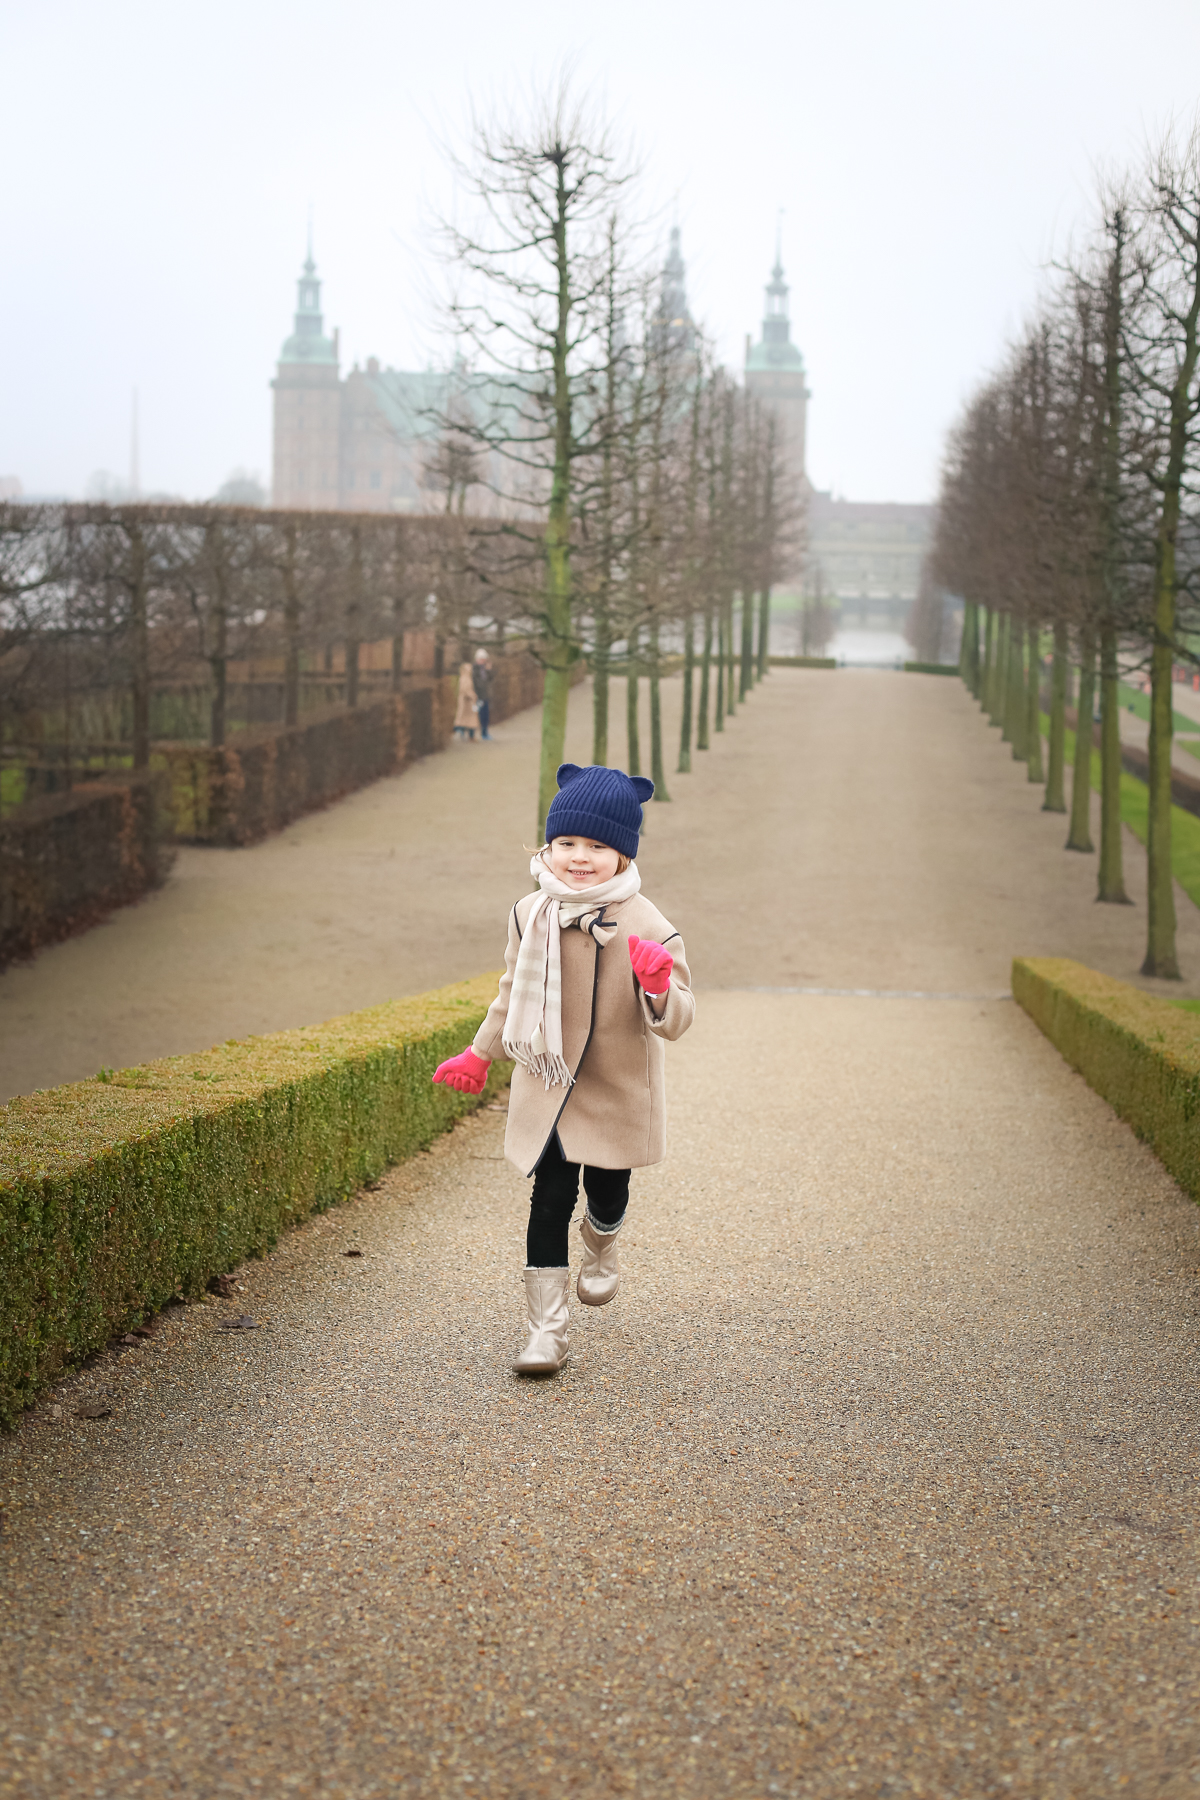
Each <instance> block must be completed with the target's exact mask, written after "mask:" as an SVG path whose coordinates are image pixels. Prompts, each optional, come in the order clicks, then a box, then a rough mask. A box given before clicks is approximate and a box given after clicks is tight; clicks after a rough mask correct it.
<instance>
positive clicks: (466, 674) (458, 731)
mask: <svg viewBox="0 0 1200 1800" xmlns="http://www.w3.org/2000/svg"><path fill="white" fill-rule="evenodd" d="M478 723H479V703H478V701H477V700H476V698H475V678H474V676H473V674H472V673H471V665H470V663H469V662H465V663H459V665H458V706H457V708H456V709H455V713H454V735H455V737H460V738H461V737H469V738H470V740H471V742H472V743H474V742H475V727H476V725H477V724H478Z"/></svg>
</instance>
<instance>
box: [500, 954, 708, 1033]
mask: <svg viewBox="0 0 1200 1800" xmlns="http://www.w3.org/2000/svg"><path fill="white" fill-rule="evenodd" d="M663 948H664V949H665V950H669V951H670V952H671V955H672V957H673V958H674V961H675V966H674V968H673V969H672V970H671V985H670V987H669V988H668V989H667V1004H666V1006H665V1007H664V1008H663V1015H662V1017H661V1019H660V1018H659V1016H658V1014H657V1013H656V1012H655V1010H654V1008H653V1006H652V1005H651V1003H650V998H649V996H648V995H647V994H644V993H643V992H642V990H641V989H640V988H639V989H638V998H639V1000H640V1001H641V1003H642V1012H643V1014H644V1015H645V1020H646V1023H647V1025H648V1026H649V1027H650V1029H651V1031H652V1032H653V1033H654V1035H655V1037H660V1038H666V1039H667V1041H668V1042H669V1043H674V1042H675V1039H676V1038H681V1037H682V1036H683V1034H684V1032H685V1031H686V1030H687V1028H688V1026H689V1025H690V1024H691V1022H692V1020H693V1019H694V1018H695V1016H696V996H695V995H694V994H693V993H692V977H691V974H690V972H689V970H688V966H687V957H686V956H685V955H684V950H683V939H682V938H681V937H680V936H679V935H678V933H676V934H675V936H674V937H671V938H668V939H667V941H666V943H665V944H664V945H663ZM489 1016H490V1015H489Z"/></svg>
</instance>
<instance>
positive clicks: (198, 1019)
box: [0, 669, 1200, 1098]
mask: <svg viewBox="0 0 1200 1800" xmlns="http://www.w3.org/2000/svg"><path fill="white" fill-rule="evenodd" d="M680 691H681V683H680V681H679V680H674V681H669V682H667V683H666V684H665V688H664V692H665V711H666V731H667V739H668V744H669V745H672V746H674V745H676V744H677V741H678V737H677V734H678V717H679V703H680ZM590 705H591V696H590V691H589V690H588V689H587V688H585V687H581V688H577V689H576V690H575V691H574V693H573V695H572V700H571V712H570V727H569V732H568V740H567V756H568V758H569V759H570V760H574V761H578V762H586V761H588V760H589V758H590V752H591V726H590ZM645 710H646V708H645V702H644V699H643V724H642V744H643V767H646V766H647V765H648V760H649V751H648V742H649V731H648V725H647V722H646V720H645V716H644V715H645ZM612 714H613V724H614V734H613V742H612V748H611V750H610V760H611V761H614V762H618V763H621V764H623V763H624V760H625V741H624V692H623V689H621V688H618V689H616V690H615V691H614V694H613V706H612ZM538 730H539V719H538V714H537V713H536V711H531V712H527V713H523V714H521V715H519V716H518V717H517V718H515V719H511V720H509V721H507V722H506V723H505V724H503V725H500V726H498V727H497V728H496V741H495V742H494V743H492V744H480V743H475V744H469V743H466V744H464V743H453V744H452V745H451V746H450V748H449V749H448V750H447V751H445V752H444V753H443V754H441V755H438V756H432V757H428V758H426V759H425V760H424V761H423V762H421V763H419V764H417V765H416V766H415V767H414V768H412V769H409V770H407V771H406V772H405V773H404V774H403V775H399V776H396V777H394V778H392V779H389V780H386V781H380V782H377V783H375V784H374V786H372V787H369V788H366V789H364V790H363V791H362V792H361V793H358V794H355V795H352V796H351V797H350V798H349V799H347V800H344V801H342V802H340V803H339V804H338V805H336V806H333V807H330V808H329V810H328V811H326V812H322V813H314V814H312V815H310V816H309V817H308V818H305V819H302V820H300V821H299V822H298V823H297V824H295V825H293V826H291V827H290V828H289V829H288V830H287V831H285V832H283V833H281V834H280V835H279V836H277V837H273V838H269V839H268V840H267V841H266V842H265V843H262V844H259V845H256V846H254V847H252V848H250V849H244V850H214V849H185V850H184V851H182V852H181V854H180V857H179V860H178V862H177V863H176V865H175V869H174V872H173V873H172V875H171V878H170V880H169V881H168V883H167V885H166V887H165V888H164V889H163V890H162V891H161V892H160V893H157V894H154V895H152V896H150V898H148V899H147V900H145V901H143V902H142V903H141V904H140V905H138V906H133V907H127V908H125V909H123V910H122V911H120V912H117V913H114V914H113V915H112V917H111V918H110V919H109V920H108V921H107V922H106V923H104V924H103V925H101V926H99V927H97V928H96V929H95V930H93V931H90V932H88V933H86V934H85V935H83V936H81V937H78V938H73V939H71V940H69V941H68V942H66V943H63V944H59V945H56V946H54V947H53V948H51V949H48V950H45V951H43V952H42V954H41V955H40V956H38V957H37V958H36V959H35V960H34V961H33V962H32V963H29V964H25V965H21V966H18V967H16V968H13V969H10V970H8V971H7V972H6V973H5V974H4V975H3V976H0V1097H3V1098H8V1096H10V1095H11V1094H14V1093H27V1092H30V1091H32V1090H33V1089H34V1088H38V1087H49V1086H52V1085H53V1084H55V1083H57V1082H61V1081H73V1080H80V1079H83V1078H85V1077H87V1076H89V1075H92V1074H94V1073H95V1071H96V1070H97V1069H99V1068H101V1067H109V1068H122V1067H127V1066H129V1065H130V1064H133V1063H137V1062H141V1061H144V1060H145V1059H146V1058H147V1057H152V1056H165V1055H172V1054H175V1053H177V1052H183V1051H188V1050H193V1049H196V1048H200V1047H204V1046H207V1045H209V1044H212V1043H215V1042H218V1041H219V1040H221V1039H223V1038H230V1037H245V1036H247V1035H249V1034H250V1033H252V1032H261V1031H277V1030H282V1029H284V1028H285V1027H288V1026H293V1025H304V1024H309V1023H311V1022H313V1021H314V1020H319V1019H325V1018H331V1017H333V1016H335V1015H336V1014H339V1013H344V1012H350V1011H353V1010H354V1009H355V1008H356V1007H360V1006H369V1005H373V1004H374V1003H375V1002H377V1001H381V1000H386V999H389V998H391V997H393V996H395V995H400V994H412V993H419V992H421V991H422V990H424V989H426V988H430V987H436V986H439V985H441V984H442V983H444V982H449V981H457V980H459V979H460V978H461V977H463V976H464V975H472V974H476V973H479V972H480V971H482V970H486V969H490V968H494V967H495V966H496V965H497V964H498V962H499V961H501V960H502V956H503V946H504V937H505V923H504V921H505V914H506V912H507V909H508V907H509V906H510V905H511V903H512V900H513V899H514V898H515V897H516V896H517V894H519V893H521V892H522V891H524V888H525V886H526V884H527V881H528V858H527V855H526V853H525V851H524V849H523V847H522V846H523V845H526V844H530V843H532V837H533V831H534V825H535V820H534V809H535V796H536V767H537V755H538ZM675 760H676V756H675V754H671V755H670V757H669V761H668V769H669V770H673V769H674V764H675ZM694 763H695V770H694V773H692V774H691V775H676V774H674V773H670V774H669V775H668V789H669V792H670V795H671V802H670V804H669V805H667V804H664V805H661V806H660V805H658V804H655V805H654V806H653V808H652V809H651V816H650V819H649V827H648V831H647V834H646V837H645V840H644V843H643V848H642V855H641V857H640V859H639V860H640V866H641V869H642V872H643V877H644V881H645V886H646V891H647V893H649V894H650V895H651V897H652V898H653V899H654V901H655V902H656V904H657V905H659V906H660V907H661V908H663V910H665V911H666V913H667V914H668V916H669V917H677V918H678V919H679V920H682V919H684V918H685V917H687V918H688V920H689V932H688V936H689V942H690V944H691V946H692V950H693V954H694V957H695V967H696V969H697V970H698V971H699V975H698V979H699V981H700V982H701V984H702V985H705V986H709V987H737V986H746V985H750V986H776V985H795V986H828V987H886V988H938V989H952V990H970V991H972V992H976V991H978V992H989V993H992V992H1001V991H1003V990H1005V989H1006V988H1007V985H1008V967H1009V961H1010V959H1011V956H1012V955H1013V954H1015V953H1022V954H1028V955H1049V954H1054V955H1067V956H1075V957H1078V958H1079V959H1080V961H1082V962H1086V963H1091V964H1092V965H1093V966H1095V967H1097V968H1101V969H1106V970H1109V971H1111V972H1112V973H1113V974H1116V975H1120V976H1121V977H1122V978H1123V979H1126V980H1137V979H1138V975H1137V970H1138V966H1139V963H1140V961H1141V957H1142V954H1143V950H1144V945H1143V933H1144V930H1145V919H1144V907H1143V906H1142V905H1140V904H1139V905H1136V906H1132V907H1107V906H1096V905H1095V904H1094V903H1093V893H1094V883H1095V862H1096V859H1095V857H1094V856H1078V855H1073V854H1067V853H1064V852H1063V850H1062V848H1061V845H1062V842H1063V839H1064V837H1065V836H1066V826H1065V821H1064V820H1062V819H1061V818H1059V817H1057V816H1053V815H1049V814H1043V813H1041V812H1040V811H1039V808H1040V805H1041V790H1040V788H1036V787H1031V786H1030V785H1029V784H1028V783H1027V782H1026V780H1025V770H1024V767H1023V765H1021V764H1017V763H1014V762H1012V760H1011V758H1010V755H1009V752H1008V749H1007V748H1006V747H1004V746H1001V745H1000V743H999V734H998V732H996V731H995V729H994V728H992V727H989V726H988V725H987V723H986V722H985V720H984V719H983V718H982V716H981V715H980V713H979V711H978V709H977V708H976V707H975V706H974V704H973V703H972V701H971V700H970V698H969V696H968V695H967V694H966V693H965V691H964V690H963V689H962V687H961V686H960V685H959V683H958V682H956V681H953V680H950V679H947V678H945V677H937V676H919V675H907V676H906V675H897V674H893V673H891V672H889V671H876V670H851V669H842V670H836V671H833V672H826V671H816V670H812V671H810V670H792V669H776V670H774V671H773V672H772V673H771V675H770V676H769V678H768V679H767V681H766V682H765V683H764V684H763V686H762V687H761V688H760V689H759V690H757V691H756V692H755V694H754V696H753V697H752V699H751V701H750V703H749V704H748V706H747V707H746V709H745V710H744V712H739V713H738V714H737V715H736V716H735V717H734V718H733V719H732V720H730V721H729V722H728V725H727V728H726V730H725V731H724V733H721V734H715V735H714V739H713V748H712V749H711V750H710V751H708V752H706V753H704V754H700V753H697V754H696V755H695V756H694ZM882 792H886V794H887V796H888V802H887V805H886V806H881V805H880V804H879V803H878V797H879V795H880V793H882ZM1097 829H1098V827H1097ZM1126 845H1127V856H1128V872H1129V884H1130V892H1131V893H1132V894H1133V895H1134V896H1135V898H1136V899H1138V900H1139V901H1140V900H1141V899H1142V897H1143V891H1144V882H1143V878H1142V871H1143V867H1144V852H1143V851H1142V849H1141V847H1140V846H1139V845H1138V844H1137V843H1136V841H1135V840H1134V839H1133V838H1132V836H1130V835H1129V834H1128V833H1127V834H1126ZM901 889H903V892H902V893H901V891H900V890H901ZM699 897H702V898H703V904H702V905H700V906H697V899H698V898H699ZM1178 898H1179V913H1180V955H1181V962H1182V965H1183V968H1184V971H1185V974H1186V976H1187V977H1188V979H1187V980H1186V981H1185V982H1184V983H1183V985H1182V986H1181V987H1180V988H1179V989H1178V990H1172V991H1178V992H1180V993H1189V994H1200V912H1198V911H1197V908H1196V907H1195V906H1193V904H1192V902H1191V901H1190V900H1188V899H1187V897H1186V895H1184V894H1183V893H1182V891H1180V892H1179V896H1178ZM1164 991H1165V990H1164Z"/></svg>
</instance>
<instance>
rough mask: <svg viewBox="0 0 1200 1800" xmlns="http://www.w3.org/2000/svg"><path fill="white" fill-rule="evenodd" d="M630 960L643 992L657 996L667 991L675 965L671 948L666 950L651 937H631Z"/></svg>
mask: <svg viewBox="0 0 1200 1800" xmlns="http://www.w3.org/2000/svg"><path fill="white" fill-rule="evenodd" d="M629 960H630V962H631V963H632V964H633V972H634V974H635V975H636V976H637V978H638V980H639V981H640V982H641V984H642V992H643V993H645V994H653V995H655V996H656V997H657V996H658V995H660V994H665V993H666V991H667V989H668V988H669V987H670V985H671V970H672V969H673V968H674V967H675V958H674V957H673V956H672V955H671V953H670V951H669V950H664V949H663V947H662V945H661V944H656V943H654V942H652V940H651V939H650V938H639V937H631V938H630V940H629Z"/></svg>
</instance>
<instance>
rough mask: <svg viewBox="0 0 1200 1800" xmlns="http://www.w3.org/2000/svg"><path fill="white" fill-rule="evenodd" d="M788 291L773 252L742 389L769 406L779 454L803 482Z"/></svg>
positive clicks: (802, 394) (798, 362) (801, 415)
mask: <svg viewBox="0 0 1200 1800" xmlns="http://www.w3.org/2000/svg"><path fill="white" fill-rule="evenodd" d="M789 292H790V289H789V288H788V285H787V283H786V282H785V281H784V279H783V264H782V262H781V261H780V257H779V250H778V248H776V252H775V267H774V268H773V269H772V270H771V279H770V281H769V282H768V283H767V290H766V293H767V304H766V308H765V311H764V313H763V322H762V338H761V339H760V341H759V342H758V343H757V344H754V343H752V342H751V340H750V336H749V334H747V337H746V372H745V382H746V391H747V393H750V394H753V395H754V396H755V398H756V399H758V400H761V401H762V402H763V403H764V405H766V406H769V407H770V409H771V411H772V412H773V413H774V414H775V418H776V420H777V421H778V424H779V429H780V433H781V435H782V438H783V445H784V453H785V455H786V457H787V460H788V463H789V465H790V467H791V469H792V471H793V473H794V474H795V475H796V476H797V477H798V478H799V480H800V481H801V483H802V484H803V485H804V486H805V487H807V486H808V475H807V472H806V465H805V459H806V455H807V449H808V402H809V399H810V395H809V391H808V379H807V377H806V375H805V372H804V358H803V357H802V356H801V354H800V352H799V350H797V348H796V346H795V344H793V342H792V326H791V320H790V319H789V317H788V294H789Z"/></svg>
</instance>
